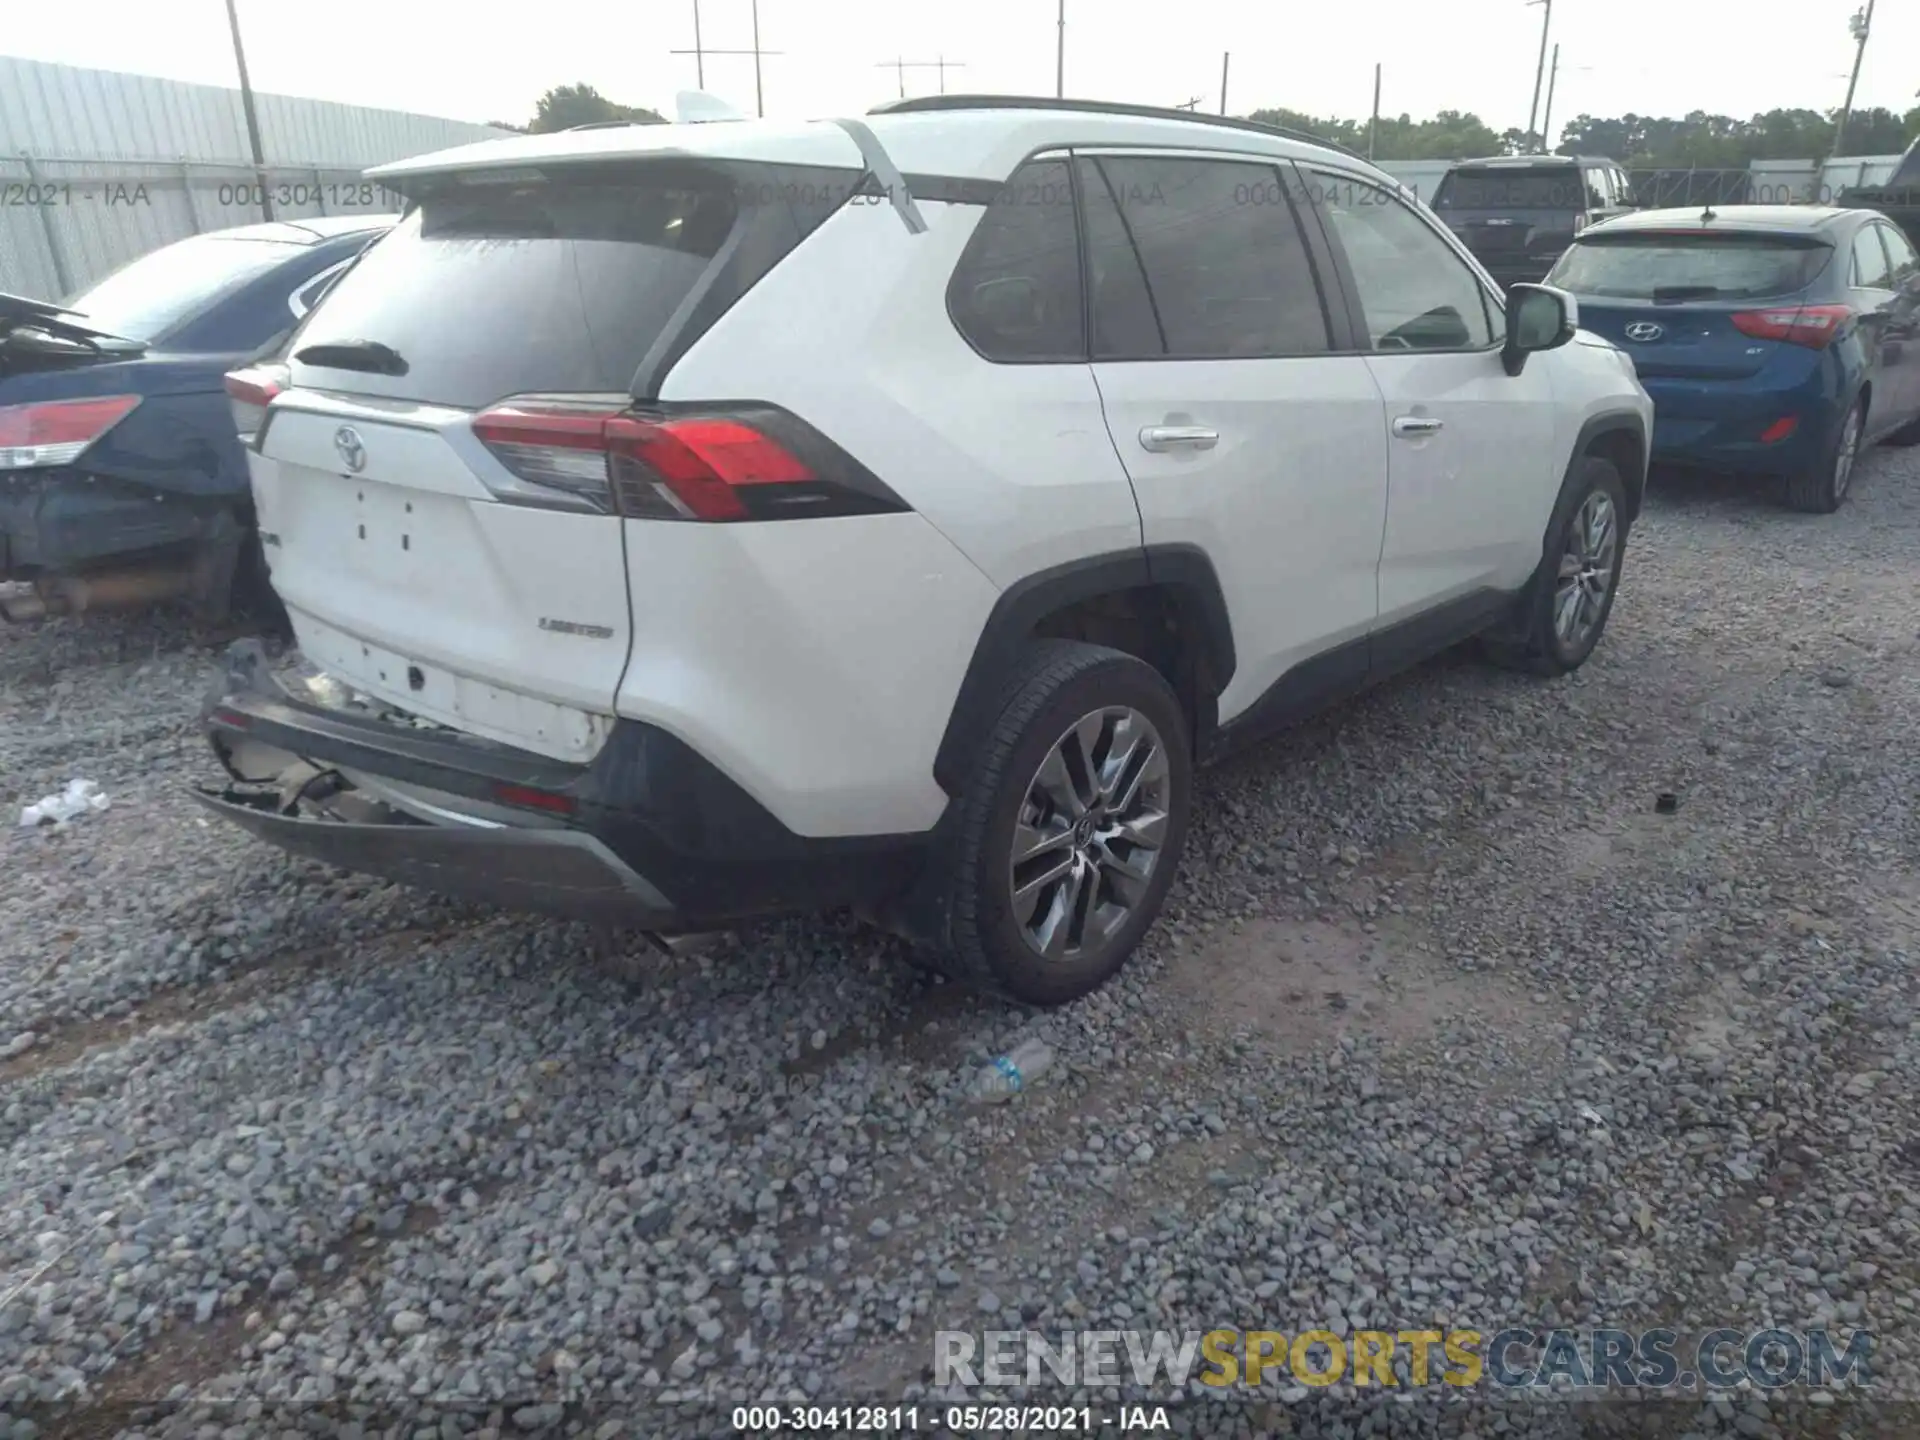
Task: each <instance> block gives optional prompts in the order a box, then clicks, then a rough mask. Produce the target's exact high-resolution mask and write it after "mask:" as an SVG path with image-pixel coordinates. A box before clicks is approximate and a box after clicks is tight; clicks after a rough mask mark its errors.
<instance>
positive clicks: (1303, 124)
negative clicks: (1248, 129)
mask: <svg viewBox="0 0 1920 1440" xmlns="http://www.w3.org/2000/svg"><path fill="white" fill-rule="evenodd" d="M1247 118H1248V119H1250V120H1258V121H1260V122H1261V123H1262V124H1265V125H1280V126H1284V127H1286V128H1287V129H1290V130H1304V131H1306V132H1307V133H1308V134H1310V135H1317V136H1319V137H1320V138H1321V139H1323V140H1331V141H1332V142H1333V143H1334V144H1336V145H1341V146H1344V147H1346V148H1347V149H1348V150H1352V151H1354V152H1355V153H1356V154H1360V155H1364V154H1366V153H1367V127H1368V123H1369V122H1368V121H1365V120H1341V119H1335V118H1333V117H1331V116H1328V117H1325V118H1321V117H1318V116H1313V115H1306V114H1302V113H1301V112H1300V111H1298V110H1288V109H1285V108H1282V107H1275V108H1272V109H1266V110H1256V111H1254V112H1253V114H1252V115H1250V116H1248V117H1247ZM1504 149H1505V145H1504V143H1503V141H1502V139H1501V137H1500V136H1499V135H1496V134H1495V133H1494V132H1493V130H1492V129H1491V128H1490V127H1489V126H1488V125H1487V124H1486V122H1485V121H1483V120H1482V119H1481V118H1480V117H1479V116H1478V115H1473V114H1466V113H1462V112H1461V111H1458V110H1442V111H1441V112H1440V113H1439V114H1438V115H1436V116H1434V117H1433V118H1432V119H1431V120H1415V119H1414V118H1413V117H1412V116H1411V115H1382V116H1381V117H1380V130H1379V133H1378V134H1377V135H1375V136H1374V137H1373V156H1374V158H1375V159H1376V160H1454V159H1460V158H1463V157H1466V156H1470V155H1497V154H1500V153H1501V152H1502V151H1503V150H1504Z"/></svg>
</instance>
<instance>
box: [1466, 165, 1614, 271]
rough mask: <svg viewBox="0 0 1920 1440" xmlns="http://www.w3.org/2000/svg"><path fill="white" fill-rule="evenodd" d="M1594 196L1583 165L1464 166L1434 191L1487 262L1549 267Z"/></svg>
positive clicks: (1569, 239)
mask: <svg viewBox="0 0 1920 1440" xmlns="http://www.w3.org/2000/svg"><path fill="white" fill-rule="evenodd" d="M1588 200H1589V197H1588V195H1587V189H1586V183H1585V181H1584V180H1583V179H1582V178H1581V175H1580V167H1579V166H1577V165H1553V166H1539V165H1527V166H1500V165H1477V166H1476V165H1458V166H1455V167H1454V168H1453V169H1452V170H1450V171H1448V172H1447V174H1446V175H1445V176H1444V177H1442V179H1441V181H1440V184H1439V186H1438V187H1437V188H1436V189H1435V190H1434V193H1433V209H1434V212H1435V213H1436V214H1437V215H1439V216H1440V218H1441V219H1442V220H1444V221H1446V222H1447V224H1448V225H1449V226H1450V227H1452V229H1453V232H1454V233H1455V234H1456V235H1458V236H1459V237H1460V238H1461V239H1462V240H1463V241H1465V242H1466V245H1467V248H1468V249H1469V250H1471V251H1473V253H1474V254H1475V255H1477V256H1479V257H1480V258H1481V259H1482V260H1483V261H1486V262H1487V263H1489V264H1492V265H1502V264H1517V263H1520V262H1522V261H1528V262H1532V261H1536V260H1537V261H1539V262H1540V263H1541V265H1542V266H1543V267H1544V266H1546V265H1550V264H1552V263H1553V260H1554V258H1555V257H1556V256H1557V255H1559V254H1560V252H1561V251H1562V250H1564V249H1566V247H1567V245H1568V243H1569V242H1571V241H1572V239H1573V237H1574V235H1575V234H1576V233H1577V232H1578V231H1579V229H1580V225H1581V221H1582V219H1583V217H1584V215H1585V213H1586V210H1587V206H1588Z"/></svg>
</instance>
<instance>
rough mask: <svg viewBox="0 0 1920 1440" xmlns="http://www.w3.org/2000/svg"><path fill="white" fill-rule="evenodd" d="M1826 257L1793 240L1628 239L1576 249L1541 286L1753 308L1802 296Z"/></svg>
mask: <svg viewBox="0 0 1920 1440" xmlns="http://www.w3.org/2000/svg"><path fill="white" fill-rule="evenodd" d="M1875 248H1878V247H1875ZM1832 255H1833V251H1832V249H1831V248H1830V247H1828V246H1826V245H1822V244H1818V243H1813V244H1809V243H1807V242H1806V241H1804V240H1801V239H1799V237H1796V236H1786V235H1781V236H1775V235H1738V234H1730V233H1725V232H1721V233H1717V234H1716V233H1713V232H1703V233H1701V234H1697V235H1652V234H1638V235H1636V234H1633V233H1632V232H1627V233H1623V234H1618V235H1609V236H1605V237H1599V236H1596V237H1593V238H1590V239H1583V240H1579V241H1576V242H1575V243H1574V244H1573V245H1572V246H1571V247H1569V248H1568V250H1567V253H1566V254H1565V255H1563V256H1561V257H1560V263H1559V264H1557V265H1555V266H1554V267H1553V273H1552V274H1551V275H1549V276H1548V277H1547V279H1548V282H1549V283H1551V284H1554V285H1558V286H1560V287H1561V288H1562V289H1565V290H1570V291H1572V292H1573V293H1574V294H1576V295H1594V296H1607V297H1610V298H1617V299H1621V300H1672V301H1681V300H1757V299H1762V298H1766V297H1770V296H1776V295H1792V294H1795V293H1797V292H1798V291H1801V290H1804V289H1806V287H1807V286H1809V285H1811V284H1812V283H1813V281H1814V280H1815V278H1816V277H1818V276H1819V274H1820V272H1821V271H1822V270H1824V269H1825V268H1826V266H1827V262H1828V260H1829V259H1831V258H1832Z"/></svg>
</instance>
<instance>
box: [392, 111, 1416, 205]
mask: <svg viewBox="0 0 1920 1440" xmlns="http://www.w3.org/2000/svg"><path fill="white" fill-rule="evenodd" d="M854 118H856V117H847V119H848V121H851V120H853V119H854ZM857 120H858V124H859V126H863V127H865V128H866V129H867V130H868V131H870V132H871V133H872V135H873V137H874V138H875V139H877V140H878V141H879V142H880V144H881V147H882V148H883V149H884V150H885V151H886V152H887V158H888V159H890V160H891V161H892V162H893V165H894V168H895V169H897V170H899V171H900V172H901V174H903V175H906V176H913V175H939V176H951V177H956V178H964V179H980V180H996V181H997V180H1004V179H1005V178H1006V177H1007V176H1008V175H1009V174H1011V173H1012V171H1013V169H1014V168H1015V167H1016V166H1017V165H1018V164H1019V163H1020V162H1021V161H1022V160H1023V159H1025V158H1026V157H1027V156H1029V155H1031V154H1033V153H1035V152H1036V151H1040V150H1050V149H1062V148H1065V147H1067V146H1072V145H1086V146H1099V145H1115V146H1121V145H1141V146H1154V147H1162V148H1178V149H1182V150H1220V151H1228V152H1233V153H1237V154H1243V155H1244V154H1258V155H1268V156H1272V157H1273V158H1275V159H1286V160H1313V161H1315V162H1329V161H1330V162H1336V163H1338V164H1339V165H1341V166H1343V167H1346V168H1350V169H1357V170H1358V171H1360V172H1362V173H1364V174H1366V175H1368V176H1369V177H1371V178H1374V179H1377V180H1378V181H1380V182H1381V183H1384V184H1385V185H1387V186H1388V187H1390V188H1395V189H1397V188H1399V186H1398V183H1397V182H1396V181H1394V180H1393V179H1392V178H1391V177H1390V176H1388V175H1386V174H1385V172H1383V171H1379V170H1376V169H1374V167H1372V166H1370V165H1368V164H1367V163H1366V162H1365V161H1364V160H1360V159H1358V158H1356V157H1354V156H1351V155H1349V154H1347V153H1346V152H1344V151H1342V150H1340V149H1339V148H1337V147H1335V146H1333V145H1330V144H1327V143H1325V142H1321V141H1317V140H1315V139H1313V138H1311V137H1304V138H1302V137H1298V136H1296V135H1293V134H1289V133H1287V132H1284V131H1280V130H1277V129H1274V128H1271V127H1268V126H1263V125H1259V124H1256V123H1254V122H1251V121H1232V120H1228V119H1226V118H1225V117H1217V116H1206V115H1198V116H1197V115H1193V114H1190V113H1188V112H1185V111H1159V110H1154V109H1150V108H1148V107H1146V106H1125V105H1106V104H1101V103H1099V102H1093V101H1065V102H1062V101H1057V100H1051V99H1041V98H1037V97H1026V96H941V97H927V99H926V100H925V101H908V102H904V103H901V102H894V103H892V104H889V105H885V106H881V107H879V108H878V109H876V110H874V111H871V112H869V113H868V114H866V115H863V116H859V117H857ZM844 123H846V122H840V121H834V120H729V121H709V122H705V123H698V124H669V125H631V126H621V127H609V128H606V129H595V130H562V131H559V132H556V133H554V134H549V135H515V136H509V137H505V138H503V139H499V140H482V141H480V142H478V143H477V144H472V145H462V146H459V147H458V148H456V149H451V150H440V151H436V152H434V153H433V154H430V155H420V156H416V157H414V158H412V159H409V160H401V161H397V162H395V163H392V164H388V165H382V166H379V167H377V168H375V169H372V170H369V171H368V172H367V175H368V176H369V178H372V179H377V180H379V181H381V182H383V183H390V184H396V185H400V186H402V187H403V188H404V185H405V183H406V182H407V181H408V180H409V179H415V178H419V177H422V176H427V175H444V174H455V173H460V172H465V171H480V170H495V169H512V168H515V167H516V166H519V165H528V166H545V165H554V164H577V163H591V162H594V161H609V160H634V159H644V158H652V157H659V158H668V157H685V158H689V159H704V160H748V161H762V162H767V163H776V164H790V165H819V166H829V167H837V168H843V169H861V170H864V169H865V168H867V162H866V160H865V157H864V156H863V154H862V152H861V148H860V144H859V142H857V141H856V140H855V139H854V137H853V135H851V134H849V133H848V131H847V130H846V129H844V128H842V125H843V124H844Z"/></svg>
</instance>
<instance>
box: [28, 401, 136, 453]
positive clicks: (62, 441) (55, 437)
mask: <svg viewBox="0 0 1920 1440" xmlns="http://www.w3.org/2000/svg"><path fill="white" fill-rule="evenodd" d="M139 403H140V397H139V396H138V395H99V396H95V397H93V398H91V399H87V400H48V401H44V402H41V403H38V404H33V405H0V470H36V469H39V468H40V467H42V466H46V465H71V464H72V463H73V462H74V461H76V460H78V459H79V458H80V457H81V456H82V455H83V454H85V453H86V449H87V447H88V446H89V445H91V444H93V442H94V441H96V440H98V439H99V438H100V437H101V436H102V435H104V434H106V433H107V431H109V430H111V429H112V428H113V427H114V426H116V425H118V424H119V423H120V422H121V421H122V420H124V419H126V418H127V416H128V415H130V414H132V413H133V409H134V407H135V406H136V405H138V404H139Z"/></svg>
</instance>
